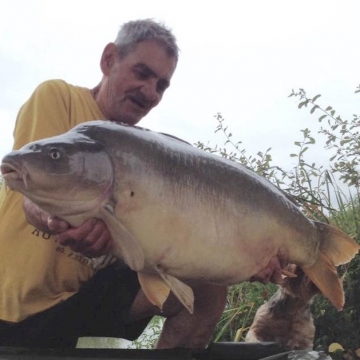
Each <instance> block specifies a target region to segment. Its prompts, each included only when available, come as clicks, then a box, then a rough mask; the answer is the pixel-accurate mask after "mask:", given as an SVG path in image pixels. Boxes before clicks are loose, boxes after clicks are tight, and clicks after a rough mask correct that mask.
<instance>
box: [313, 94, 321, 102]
mask: <svg viewBox="0 0 360 360" xmlns="http://www.w3.org/2000/svg"><path fill="white" fill-rule="evenodd" d="M320 96H321V94H319V95H315V96H314V97H313V98H312V101H313V102H315V101H316V100H317V99H318V98H319V97H320Z"/></svg>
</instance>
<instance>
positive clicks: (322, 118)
mask: <svg viewBox="0 0 360 360" xmlns="http://www.w3.org/2000/svg"><path fill="white" fill-rule="evenodd" d="M326 117H327V115H322V116H320V117H319V122H320V121H322V120H324V119H325V118H326Z"/></svg>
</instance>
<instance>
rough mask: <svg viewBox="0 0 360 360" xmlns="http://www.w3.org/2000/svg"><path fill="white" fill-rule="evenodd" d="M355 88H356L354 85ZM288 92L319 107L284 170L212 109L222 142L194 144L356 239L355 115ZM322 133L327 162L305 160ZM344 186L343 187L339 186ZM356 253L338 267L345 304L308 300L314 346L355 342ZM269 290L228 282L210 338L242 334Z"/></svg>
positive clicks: (359, 339) (359, 228)
mask: <svg viewBox="0 0 360 360" xmlns="http://www.w3.org/2000/svg"><path fill="white" fill-rule="evenodd" d="M355 93H360V85H359V86H358V87H357V89H356V91H355ZM289 97H296V98H298V99H299V103H298V108H299V109H304V108H309V109H310V114H315V113H319V112H320V117H319V118H318V121H319V124H320V128H319V130H318V134H317V135H313V134H312V133H311V131H310V130H309V129H303V130H301V139H300V140H299V141H295V142H294V145H295V151H294V152H293V153H291V154H290V157H291V158H292V159H293V160H294V159H295V160H296V164H295V166H294V167H293V168H292V169H290V170H284V169H283V168H281V167H279V166H277V165H274V164H273V159H272V156H271V148H270V149H267V150H266V151H263V152H262V151H259V152H258V153H257V154H256V155H249V154H247V152H246V150H244V149H243V148H242V142H241V141H234V140H233V135H232V133H231V132H230V131H229V130H228V127H227V126H226V124H225V120H224V118H223V117H222V116H221V114H217V115H216V116H215V117H216V120H217V122H218V125H217V128H216V132H219V133H221V134H222V135H223V136H224V137H225V142H224V146H223V147H219V146H217V145H216V146H214V147H212V146H209V145H204V144H203V143H201V142H198V143H197V144H196V145H197V147H199V148H201V149H203V150H205V151H209V152H211V153H215V154H217V155H220V156H222V157H225V158H227V159H230V160H233V161H236V162H239V163H241V164H243V165H244V166H246V167H248V168H249V169H251V170H253V171H255V172H257V173H259V174H260V175H262V176H264V177H265V178H267V179H268V180H269V181H271V182H273V183H274V184H276V185H277V186H279V187H280V188H282V189H283V190H284V191H286V192H288V193H289V194H291V195H292V196H293V197H294V198H295V199H296V200H297V201H298V204H299V206H300V208H301V209H302V211H303V212H304V213H305V215H306V216H308V217H309V218H313V219H316V220H320V221H323V222H327V223H331V224H334V225H335V226H337V227H339V228H341V229H342V230H344V231H345V232H347V233H348V234H350V235H351V236H353V237H354V238H356V239H357V241H358V242H360V201H359V199H360V197H359V180H360V178H359V177H360V174H359V171H358V169H359V167H358V166H359V162H358V155H359V151H360V133H359V130H358V129H359V125H360V116H358V115H353V118H352V119H350V120H345V119H343V118H342V117H341V116H340V115H338V114H337V113H336V110H335V109H334V108H333V107H332V106H326V107H325V106H322V105H321V104H320V103H319V99H320V97H321V95H320V94H319V95H316V96H313V97H309V96H307V94H306V92H305V90H303V89H299V91H298V92H294V91H292V93H291V94H290V95H289ZM319 137H324V138H325V140H326V145H325V151H326V153H327V154H329V155H328V156H329V164H330V165H329V167H328V168H325V167H324V166H322V165H318V164H316V163H314V162H312V161H308V159H307V157H306V156H307V154H308V150H309V148H311V147H312V146H313V145H314V144H316V139H319ZM345 187H346V188H347V189H346V190H345V191H344V190H343V189H344V188H345ZM359 262H360V259H359V257H356V258H355V259H354V260H353V261H352V262H351V263H350V264H348V265H347V266H342V267H340V268H339V272H340V273H341V274H342V277H343V280H344V289H345V298H346V305H345V308H344V310H343V311H341V312H339V311H337V310H336V309H335V308H334V307H333V306H332V305H331V304H330V303H329V302H328V301H327V300H326V299H324V298H323V297H321V296H319V297H317V298H316V299H315V301H314V304H313V314H314V321H315V325H316V329H317V330H316V339H315V346H316V348H317V349H326V348H327V347H328V345H330V344H331V343H333V342H338V343H340V344H341V345H342V346H343V347H344V348H347V349H349V348H352V349H354V348H357V347H359V346H360V266H359V265H360V264H359ZM273 292H274V287H265V286H263V285H260V284H258V283H251V284H249V283H245V284H240V285H236V286H233V287H232V288H231V289H230V292H229V295H228V304H227V307H226V310H225V312H224V314H223V316H222V318H221V320H220V322H219V324H218V327H217V329H216V334H215V336H214V340H215V341H234V340H235V341H238V340H242V339H243V338H244V336H245V335H246V331H247V330H248V328H249V326H250V325H251V323H252V320H253V316H254V314H255V312H256V310H257V308H258V307H259V306H260V305H261V304H262V303H263V302H264V301H265V300H266V299H267V298H268V297H270V296H271V295H272V293H273Z"/></svg>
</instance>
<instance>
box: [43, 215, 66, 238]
mask: <svg viewBox="0 0 360 360" xmlns="http://www.w3.org/2000/svg"><path fill="white" fill-rule="evenodd" d="M47 226H48V228H49V230H50V232H51V233H52V234H58V233H61V232H63V231H66V230H68V229H69V227H70V225H69V224H68V223H67V222H66V221H65V220H61V219H59V218H56V217H49V218H48V219H47Z"/></svg>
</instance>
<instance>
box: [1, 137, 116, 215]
mask: <svg viewBox="0 0 360 360" xmlns="http://www.w3.org/2000/svg"><path fill="white" fill-rule="evenodd" d="M1 173H2V176H3V179H4V180H5V182H6V185H7V186H8V187H9V188H10V189H11V190H13V191H18V192H20V193H22V194H23V195H25V196H26V197H27V198H29V199H30V200H31V201H33V202H34V203H35V204H37V205H38V206H39V207H40V208H42V209H43V210H45V211H47V212H49V213H50V214H51V215H53V216H58V217H61V218H63V219H65V220H68V219H69V218H71V217H72V216H74V215H79V214H80V213H81V214H89V212H92V213H94V212H96V208H98V207H99V206H100V205H101V204H104V203H106V202H107V201H108V199H109V198H110V196H111V192H112V187H113V182H114V171H113V164H112V161H111V157H110V156H109V155H108V152H107V151H106V148H105V146H104V145H103V144H101V143H99V142H97V141H95V140H93V139H91V138H89V137H88V136H86V135H83V134H79V133H76V132H68V133H65V134H63V135H59V136H56V137H52V138H47V139H43V140H39V141H35V142H32V143H29V144H27V145H25V146H24V147H22V148H21V149H19V150H14V151H12V152H10V153H9V154H7V155H6V156H5V157H4V158H3V159H2V163H1ZM93 215H94V214H93Z"/></svg>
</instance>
